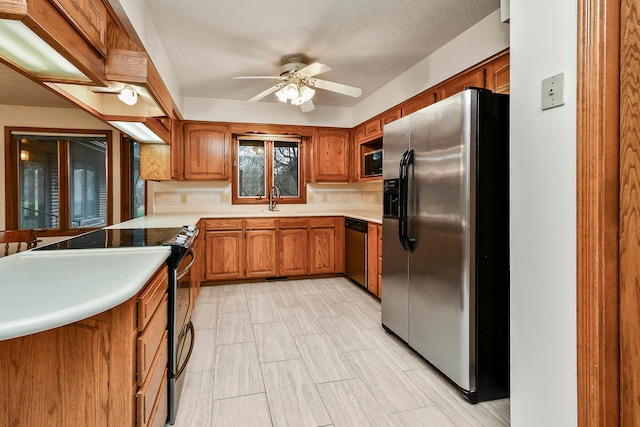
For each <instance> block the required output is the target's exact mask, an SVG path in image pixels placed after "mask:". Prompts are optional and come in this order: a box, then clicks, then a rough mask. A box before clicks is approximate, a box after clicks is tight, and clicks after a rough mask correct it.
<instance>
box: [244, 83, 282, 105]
mask: <svg viewBox="0 0 640 427" xmlns="http://www.w3.org/2000/svg"><path fill="white" fill-rule="evenodd" d="M281 87H282V85H281V84H280V83H278V84H277V85H275V86H271V87H270V88H269V89H267V90H265V91H264V92H260V93H259V94H257V95H256V96H254V97H253V98H251V99H250V100H248V101H245V104H251V103H253V102H256V101H259V100H261V99H262V98H264V97H265V96H267V95H271V94H272V93H273V92H275V91H277V90H278V89H280V88H281Z"/></svg>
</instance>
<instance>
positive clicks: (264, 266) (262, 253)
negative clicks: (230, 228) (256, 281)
mask: <svg viewBox="0 0 640 427" xmlns="http://www.w3.org/2000/svg"><path fill="white" fill-rule="evenodd" d="M246 240H247V242H246V243H247V246H246V258H245V260H246V277H273V276H276V275H277V272H276V266H277V264H276V253H277V252H276V230H247V231H246Z"/></svg>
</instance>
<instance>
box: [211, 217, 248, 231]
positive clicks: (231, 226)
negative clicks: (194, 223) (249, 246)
mask: <svg viewBox="0 0 640 427" xmlns="http://www.w3.org/2000/svg"><path fill="white" fill-rule="evenodd" d="M204 228H205V229H207V230H242V220H241V219H205V220H204Z"/></svg>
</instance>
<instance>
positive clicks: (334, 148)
mask: <svg viewBox="0 0 640 427" xmlns="http://www.w3.org/2000/svg"><path fill="white" fill-rule="evenodd" d="M312 145H313V148H312V150H313V164H312V173H311V180H312V182H313V181H315V182H323V181H324V182H348V181H349V131H348V130H345V129H318V130H316V132H315V136H314V138H313V143H312Z"/></svg>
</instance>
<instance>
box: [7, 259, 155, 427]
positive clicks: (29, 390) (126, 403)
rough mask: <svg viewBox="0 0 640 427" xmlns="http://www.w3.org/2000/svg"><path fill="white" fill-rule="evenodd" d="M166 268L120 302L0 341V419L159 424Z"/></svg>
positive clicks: (10, 422)
mask: <svg viewBox="0 0 640 427" xmlns="http://www.w3.org/2000/svg"><path fill="white" fill-rule="evenodd" d="M166 279H167V268H166V266H163V267H161V268H160V269H159V270H158V271H157V272H156V274H155V275H154V276H153V277H152V278H151V279H150V280H149V282H148V283H147V284H146V285H145V287H144V288H143V289H142V290H141V292H140V293H139V294H138V295H136V296H134V297H133V298H130V299H129V300H127V301H125V302H124V303H122V304H120V305H118V306H116V307H114V308H112V309H110V310H107V311H105V312H103V313H100V314H97V315H95V316H93V317H90V318H88V319H85V320H81V321H79V322H75V323H72V324H70V325H66V326H62V327H59V328H54V329H51V330H48V331H44V332H40V333H37V334H32V335H27V336H24V337H19V338H14V339H10V340H4V341H0V360H1V361H2V363H3V365H4V366H5V368H6V369H3V370H2V373H1V374H0V375H1V379H2V381H3V382H4V384H6V385H7V387H8V388H7V392H3V393H0V407H2V409H3V415H2V417H3V420H4V423H2V425H10V426H15V427H20V426H25V427H31V426H45V425H46V426H68V427H71V426H74V427H75V426H83V427H85V426H86V427H93V426H96V427H98V426H100V427H104V426H109V427H116V426H117V427H135V426H137V427H143V426H154V427H155V426H164V425H165V423H166V419H167V411H166V407H167V389H166V382H167V381H166V379H167V354H168V343H167V294H166V292H167V280H166Z"/></svg>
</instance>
